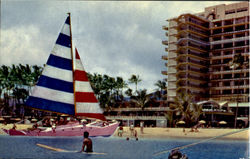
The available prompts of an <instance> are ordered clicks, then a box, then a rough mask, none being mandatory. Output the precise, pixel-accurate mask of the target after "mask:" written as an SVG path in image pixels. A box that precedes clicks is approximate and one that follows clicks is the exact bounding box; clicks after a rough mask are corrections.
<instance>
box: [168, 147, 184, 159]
mask: <svg viewBox="0 0 250 159" xmlns="http://www.w3.org/2000/svg"><path fill="white" fill-rule="evenodd" d="M168 159H188V157H187V155H186V154H182V153H181V152H180V151H179V149H174V150H172V151H171V153H170V154H169V156H168Z"/></svg>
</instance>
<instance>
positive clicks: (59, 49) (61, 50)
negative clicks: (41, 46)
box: [51, 44, 72, 59]
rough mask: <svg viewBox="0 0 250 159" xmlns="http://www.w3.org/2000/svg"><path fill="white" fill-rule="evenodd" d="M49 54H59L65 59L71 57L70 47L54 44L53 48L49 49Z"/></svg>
mask: <svg viewBox="0 0 250 159" xmlns="http://www.w3.org/2000/svg"><path fill="white" fill-rule="evenodd" d="M51 54H53V55H56V56H60V57H63V58H66V59H72V58H71V48H68V47H65V46H62V45H58V44H55V46H54V48H53V50H52V51H51Z"/></svg>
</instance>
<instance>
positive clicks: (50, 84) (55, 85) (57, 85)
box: [37, 75, 74, 93]
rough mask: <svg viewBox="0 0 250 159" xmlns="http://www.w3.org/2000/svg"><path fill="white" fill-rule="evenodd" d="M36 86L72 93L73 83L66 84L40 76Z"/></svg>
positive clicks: (65, 82)
mask: <svg viewBox="0 0 250 159" xmlns="http://www.w3.org/2000/svg"><path fill="white" fill-rule="evenodd" d="M37 86H42V87H46V88H50V89H55V90H58V91H63V92H69V93H73V92H74V89H73V82H67V81H63V80H59V79H55V78H51V77H48V76H44V75H41V76H40V79H39V81H38V83H37Z"/></svg>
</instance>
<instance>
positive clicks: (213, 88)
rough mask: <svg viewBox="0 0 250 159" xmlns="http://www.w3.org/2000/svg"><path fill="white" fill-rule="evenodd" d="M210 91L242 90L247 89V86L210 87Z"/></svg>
mask: <svg viewBox="0 0 250 159" xmlns="http://www.w3.org/2000/svg"><path fill="white" fill-rule="evenodd" d="M210 88H211V89H212V90H222V89H224V90H225V89H227V90H231V89H240V88H241V89H242V88H249V85H241V86H216V87H210Z"/></svg>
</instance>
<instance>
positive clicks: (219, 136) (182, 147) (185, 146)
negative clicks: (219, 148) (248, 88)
mask: <svg viewBox="0 0 250 159" xmlns="http://www.w3.org/2000/svg"><path fill="white" fill-rule="evenodd" d="M247 129H249V128H245V129H241V130H237V131H233V132H229V133H226V134H222V135H218V136H215V137H212V138H209V139H205V140H201V141H198V142H195V143H192V144H188V145H184V146H180V147H175V148H172V149H168V150H164V151H161V152H157V153H155V154H154V155H153V156H158V155H161V154H164V153H168V152H170V151H172V150H174V149H185V148H188V147H190V146H194V145H197V144H200V143H203V142H207V141H210V140H213V139H217V138H221V137H224V136H228V135H232V134H235V133H239V132H241V131H245V130H247Z"/></svg>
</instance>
